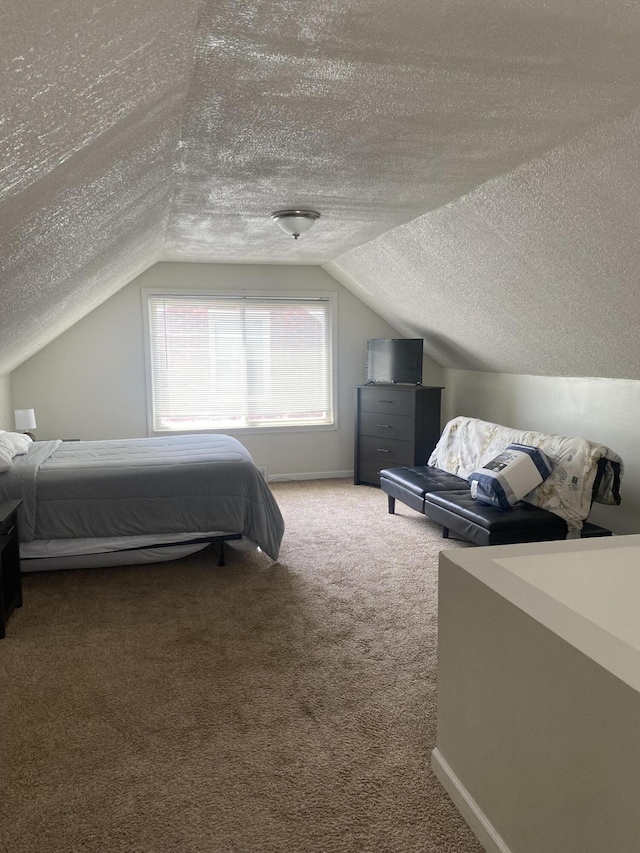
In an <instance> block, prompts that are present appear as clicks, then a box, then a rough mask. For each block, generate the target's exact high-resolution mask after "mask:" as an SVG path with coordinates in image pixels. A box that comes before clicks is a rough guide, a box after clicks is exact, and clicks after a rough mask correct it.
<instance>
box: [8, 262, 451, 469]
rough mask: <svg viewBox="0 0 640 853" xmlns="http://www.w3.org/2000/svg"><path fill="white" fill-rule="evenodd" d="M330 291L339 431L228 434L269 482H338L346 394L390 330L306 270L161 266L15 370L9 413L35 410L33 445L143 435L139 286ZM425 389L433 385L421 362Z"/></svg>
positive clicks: (347, 441)
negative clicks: (334, 305) (303, 477)
mask: <svg viewBox="0 0 640 853" xmlns="http://www.w3.org/2000/svg"><path fill="white" fill-rule="evenodd" d="M149 287H158V288H175V289H180V288H184V289H188V288H194V289H202V290H206V289H209V290H266V291H277V290H282V291H299V292H317V291H324V292H337V293H338V354H337V362H338V363H337V371H336V375H337V378H338V418H339V428H338V429H337V430H328V431H320V432H303V431H300V432H287V433H286V434H277V433H268V434H267V433H263V434H255V433H243V432H240V431H238V432H235V433H233V434H234V435H236V437H237V438H239V439H240V440H241V441H242V442H243V444H245V445H246V447H248V449H249V450H250V452H251V453H252V455H253V457H254V459H255V461H256V464H258V465H265V466H267V468H268V471H269V475H270V476H284V475H289V474H294V475H295V474H305V473H311V474H323V473H324V474H326V473H334V474H335V473H338V474H340V473H341V474H343V475H345V474H346V473H349V472H351V471H352V470H353V445H354V438H353V422H354V397H355V393H354V388H355V386H356V385H358V384H361V383H362V382H364V380H365V363H366V341H367V338H373V337H399V335H398V332H397V331H396V330H395V329H394V328H393V327H392V326H390V325H389V324H388V323H386V322H385V321H384V320H382V319H381V318H380V317H379V316H378V315H377V314H375V313H374V312H373V311H372V310H371V309H369V308H368V307H366V306H365V305H364V304H363V303H362V302H360V301H359V300H358V299H356V298H355V297H354V296H352V295H351V294H350V293H349V291H347V290H345V289H344V288H343V287H342V285H340V284H339V283H338V282H337V281H335V279H333V278H332V277H331V276H330V275H328V274H327V273H326V272H324V270H322V269H320V268H319V267H314V266H299V267H296V266H275V265H269V266H258V265H237V264H229V265H227V264H187V263H159V264H156V265H155V266H153V267H151V268H150V269H149V270H147V271H146V272H144V273H143V274H142V275H140V276H138V278H136V279H135V280H134V281H132V282H131V283H130V284H129V285H127V286H126V287H124V288H123V289H122V290H121V291H119V292H118V293H116V294H115V295H114V296H113V297H111V299H109V300H108V301H107V302H105V303H103V304H102V305H101V306H100V307H99V308H96V309H95V310H94V311H93V312H92V313H91V314H89V315H88V316H87V317H85V318H84V319H83V320H81V321H80V322H79V323H77V324H76V325H75V326H73V327H72V328H71V329H69V330H68V331H67V332H65V333H64V334H63V335H61V336H60V337H59V338H57V339H56V340H55V341H53V342H52V343H51V344H49V345H48V346H47V347H45V348H44V349H43V350H41V351H40V352H39V353H37V354H36V355H35V356H33V357H32V358H31V359H29V360H28V361H27V362H25V363H24V364H22V365H21V366H20V367H18V368H17V369H16V370H15V371H14V372H13V374H12V379H13V394H14V401H15V405H16V406H19V407H25V408H26V407H29V408H34V409H35V410H36V418H37V422H38V429H37V431H36V437H37V438H39V439H46V438H80V439H102V438H136V437H142V436H146V435H147V434H148V431H147V413H146V391H145V361H144V340H143V320H142V299H141V295H140V289H141V288H149ZM426 362H427V363H426V364H425V378H424V382H425V384H427V383H429V384H441V378H442V376H441V369H440V368H439V367H438V366H437V365H436V364H435V363H434V362H432V361H430V360H426Z"/></svg>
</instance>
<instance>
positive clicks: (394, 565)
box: [0, 480, 481, 853]
mask: <svg viewBox="0 0 640 853" xmlns="http://www.w3.org/2000/svg"><path fill="white" fill-rule="evenodd" d="M273 491H274V493H275V495H276V498H277V500H278V502H279V503H280V506H281V508H282V511H283V515H284V517H285V523H286V525H287V529H286V533H285V539H284V542H283V546H282V553H281V558H280V561H279V562H277V563H273V562H272V561H271V560H269V559H268V558H267V557H265V556H264V555H261V554H253V553H252V554H247V553H244V554H243V553H237V552H231V551H230V559H229V562H228V565H227V566H226V567H224V568H218V567H217V566H216V565H215V559H214V555H213V554H212V553H211V552H210V551H209V550H207V551H205V552H201V553H200V554H198V555H194V556H193V557H189V558H186V559H184V560H181V561H178V562H173V563H164V564H157V565H154V566H150V567H131V568H118V569H93V570H80V571H69V572H52V573H46V574H45V573H42V574H38V575H33V574H32V575H26V576H25V577H24V607H23V608H22V610H19V611H16V612H15V613H14V614H13V615H12V617H11V618H10V620H9V622H8V625H7V638H6V639H5V640H2V641H0V688H1V695H0V850H1V851H3V853H4V851H7V853H8V851H11V853H58V851H60V853H62V851H64V853H72V852H73V853H76V851H92V853H93V851H95V853H98V851H99V852H100V853H121V851H122V853H125V851H126V853H138V851H140V853H164V852H165V851H176V853H200V851H203V853H204V851H207V853H227V851H238V853H245V852H246V853H285V851H286V853H312V851H313V853H351V852H352V851H368V852H369V853H422V851H447V853H462V852H463V851H464V853H477V851H480V850H481V847H480V846H479V845H478V843H477V842H476V841H475V839H474V838H473V836H472V834H471V833H470V831H469V830H468V829H467V827H466V825H465V824H464V822H463V821H462V819H461V818H460V816H459V815H458V813H457V811H456V809H455V808H454V806H453V805H452V803H451V802H450V800H449V799H448V797H447V796H446V794H445V793H444V791H443V790H442V788H441V787H440V785H439V783H438V782H437V780H436V779H435V777H434V776H433V774H432V772H431V770H430V767H429V761H430V751H431V749H432V747H433V745H434V742H435V709H436V705H435V691H436V615H437V614H436V597H437V593H436V586H437V556H438V552H439V550H440V549H441V548H442V547H443V544H445V543H443V541H442V539H441V538H440V529H439V527H437V526H436V525H432V524H431V523H430V522H429V521H428V520H426V519H425V518H423V517H422V516H420V515H418V514H417V513H414V512H413V511H412V510H410V509H408V508H407V507H404V506H400V505H399V506H398V512H399V514H398V515H396V516H390V515H388V513H387V507H386V496H385V495H384V494H382V493H381V492H380V491H379V490H377V489H374V488H371V487H367V486H357V487H356V486H353V485H352V484H351V482H350V481H346V480H333V481H315V482H310V483H282V484H278V483H276V484H273ZM447 547H458V545H457V543H453V542H452V543H450V544H449V545H447Z"/></svg>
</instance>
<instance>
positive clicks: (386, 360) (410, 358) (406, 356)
mask: <svg viewBox="0 0 640 853" xmlns="http://www.w3.org/2000/svg"><path fill="white" fill-rule="evenodd" d="M423 343H424V341H423V340H422V338H373V339H371V340H368V341H367V382H386V383H395V382H404V383H407V384H410V385H420V383H421V382H422V346H423Z"/></svg>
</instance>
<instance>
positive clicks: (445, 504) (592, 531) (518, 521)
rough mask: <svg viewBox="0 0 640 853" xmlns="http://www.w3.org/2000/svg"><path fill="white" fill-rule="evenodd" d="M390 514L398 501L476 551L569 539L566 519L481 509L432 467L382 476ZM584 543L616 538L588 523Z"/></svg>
mask: <svg viewBox="0 0 640 853" xmlns="http://www.w3.org/2000/svg"><path fill="white" fill-rule="evenodd" d="M380 487H381V488H382V490H383V491H384V492H386V494H387V496H388V501H389V512H390V513H391V514H393V513H394V512H395V503H396V499H397V500H401V501H402V502H403V503H405V504H407V506H410V507H411V508H412V509H415V510H417V511H418V512H421V513H423V514H424V515H426V516H427V517H428V518H430V519H431V520H432V521H436V522H438V523H439V524H441V525H442V535H443V537H444V538H445V539H448V538H449V535H450V533H454V534H456V535H458V536H460V537H462V538H463V539H467V540H469V541H470V542H473V543H475V544H476V545H507V544H515V543H518V542H548V541H551V540H555V539H564V538H565V537H566V535H567V524H566V522H565V521H564V519H562V518H560V516H558V515H554V514H553V513H551V512H548V511H547V510H545V509H541V508H540V507H536V506H533V504H530V503H527V502H526V501H519V502H518V503H517V504H515V505H514V506H512V507H511V508H510V509H508V510H503V509H498V508H497V507H492V506H488V505H487V504H482V503H480V502H479V501H476V500H475V499H474V498H472V497H471V491H470V486H469V483H468V482H467V480H463V479H462V478H461V477H456V476H455V475H454V474H448V473H447V472H446V471H442V470H441V469H439V468H432V467H430V466H427V465H420V466H415V467H405V468H387V469H385V470H383V471H381V472H380ZM582 536H583V537H591V536H611V531H610V530H607V529H606V528H604V527H599V526H598V525H595V524H591V523H590V522H584V526H583V530H582Z"/></svg>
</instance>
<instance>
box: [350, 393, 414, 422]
mask: <svg viewBox="0 0 640 853" xmlns="http://www.w3.org/2000/svg"><path fill="white" fill-rule="evenodd" d="M415 399H416V398H415V394H414V393H413V391H404V390H399V389H397V388H375V387H371V388H360V411H362V412H389V413H391V414H395V415H410V416H413V414H414V412H415Z"/></svg>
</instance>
